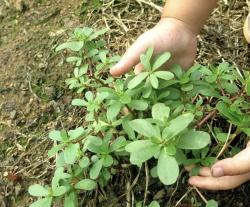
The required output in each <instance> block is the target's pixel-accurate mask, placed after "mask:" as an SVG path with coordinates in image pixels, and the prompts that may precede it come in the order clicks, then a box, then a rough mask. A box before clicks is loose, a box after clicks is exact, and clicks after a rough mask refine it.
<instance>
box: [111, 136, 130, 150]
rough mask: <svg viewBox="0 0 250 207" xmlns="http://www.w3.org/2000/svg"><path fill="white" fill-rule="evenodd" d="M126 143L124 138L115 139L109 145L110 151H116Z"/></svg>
mask: <svg viewBox="0 0 250 207" xmlns="http://www.w3.org/2000/svg"><path fill="white" fill-rule="evenodd" d="M126 143H127V141H126V139H125V138H124V137H118V138H116V139H115V140H114V141H113V142H112V143H111V145H110V151H112V152H113V151H117V150H119V149H121V148H123V147H124V146H125V145H126Z"/></svg>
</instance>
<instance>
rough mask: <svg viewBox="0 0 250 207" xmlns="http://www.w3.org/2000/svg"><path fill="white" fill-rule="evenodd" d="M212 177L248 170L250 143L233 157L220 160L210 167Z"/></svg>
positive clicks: (249, 170)
mask: <svg viewBox="0 0 250 207" xmlns="http://www.w3.org/2000/svg"><path fill="white" fill-rule="evenodd" d="M211 170H212V175H213V176H214V177H221V176H228V175H229V176H230V175H240V174H244V173H248V172H250V143H249V144H248V146H247V148H246V149H245V150H243V151H241V152H240V153H239V154H237V155H235V156H234V157H233V158H227V159H224V160H220V161H218V162H217V163H215V164H214V166H213V167H212V169H211Z"/></svg>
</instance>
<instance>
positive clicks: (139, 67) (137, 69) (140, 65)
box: [134, 63, 143, 74]
mask: <svg viewBox="0 0 250 207" xmlns="http://www.w3.org/2000/svg"><path fill="white" fill-rule="evenodd" d="M142 71H143V65H142V64H141V63H139V64H137V65H136V66H135V69H134V72H135V74H139V73H140V72H142Z"/></svg>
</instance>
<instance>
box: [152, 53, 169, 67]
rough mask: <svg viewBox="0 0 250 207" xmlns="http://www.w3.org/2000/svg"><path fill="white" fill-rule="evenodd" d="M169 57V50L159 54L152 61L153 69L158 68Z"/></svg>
mask: <svg viewBox="0 0 250 207" xmlns="http://www.w3.org/2000/svg"><path fill="white" fill-rule="evenodd" d="M170 57H171V54H170V53H169V52H165V53H163V54H161V55H159V56H158V57H157V58H156V60H155V61H154V63H153V67H152V69H153V70H157V69H159V68H160V67H161V66H162V65H163V64H164V63H166V62H167V61H168V60H169V58H170Z"/></svg>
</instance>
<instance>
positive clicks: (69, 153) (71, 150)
mask: <svg viewBox="0 0 250 207" xmlns="http://www.w3.org/2000/svg"><path fill="white" fill-rule="evenodd" d="M79 149H80V145H79V144H78V143H76V144H72V143H70V144H69V145H68V146H67V147H66V148H65V150H64V160H65V162H66V163H67V164H74V163H75V161H76V158H77V155H78V150H79Z"/></svg>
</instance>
